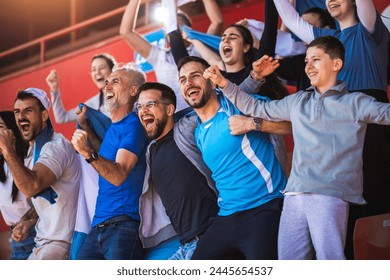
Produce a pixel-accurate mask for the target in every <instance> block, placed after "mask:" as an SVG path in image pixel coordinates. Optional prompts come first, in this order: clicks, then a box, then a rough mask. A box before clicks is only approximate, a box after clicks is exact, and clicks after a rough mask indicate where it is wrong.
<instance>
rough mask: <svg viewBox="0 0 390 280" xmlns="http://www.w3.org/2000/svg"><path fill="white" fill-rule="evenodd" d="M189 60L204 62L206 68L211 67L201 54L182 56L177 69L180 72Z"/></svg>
mask: <svg viewBox="0 0 390 280" xmlns="http://www.w3.org/2000/svg"><path fill="white" fill-rule="evenodd" d="M189 62H198V63H200V64H202V66H203V68H204V70H206V69H207V68H209V67H210V64H209V63H208V62H207V61H206V60H204V59H203V58H201V57H199V56H185V57H182V58H181V59H180V60H179V62H178V63H177V70H178V71H179V72H180V69H181V68H182V67H183V66H184V64H187V63H189Z"/></svg>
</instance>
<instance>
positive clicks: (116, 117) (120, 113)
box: [111, 108, 130, 123]
mask: <svg viewBox="0 0 390 280" xmlns="http://www.w3.org/2000/svg"><path fill="white" fill-rule="evenodd" d="M129 113H130V110H129V109H127V108H123V109H117V110H115V111H113V112H111V121H112V122H113V123H116V122H119V121H120V120H122V119H123V118H125V117H126V116H127V115H128V114H129Z"/></svg>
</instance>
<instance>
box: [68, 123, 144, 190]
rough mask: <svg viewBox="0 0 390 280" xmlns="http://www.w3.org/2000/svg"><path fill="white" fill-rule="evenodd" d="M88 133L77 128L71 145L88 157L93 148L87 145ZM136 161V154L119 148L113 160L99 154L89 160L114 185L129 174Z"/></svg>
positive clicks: (118, 184) (121, 181)
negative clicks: (92, 159) (94, 158)
mask: <svg viewBox="0 0 390 280" xmlns="http://www.w3.org/2000/svg"><path fill="white" fill-rule="evenodd" d="M87 139H88V133H87V132H86V131H84V130H81V129H77V130H76V131H75V132H74V134H73V137H72V144H73V147H74V148H75V149H76V151H77V152H79V153H80V155H82V156H83V157H84V158H86V159H88V158H90V156H91V154H92V152H93V150H92V149H91V148H90V147H89V146H88V142H87ZM137 161H138V156H137V155H135V154H134V153H132V152H130V151H128V150H126V149H119V150H118V151H117V154H116V158H115V161H111V160H108V159H105V158H103V157H102V156H99V157H98V158H97V159H96V160H94V161H93V162H91V165H92V166H93V168H95V170H96V171H97V172H98V173H99V175H100V176H102V177H103V178H104V179H106V180H107V181H108V182H110V183H111V184H113V185H115V186H120V185H122V184H123V183H124V182H125V180H126V178H127V177H128V176H129V174H130V171H131V170H132V169H133V168H134V166H135V165H136V163H137Z"/></svg>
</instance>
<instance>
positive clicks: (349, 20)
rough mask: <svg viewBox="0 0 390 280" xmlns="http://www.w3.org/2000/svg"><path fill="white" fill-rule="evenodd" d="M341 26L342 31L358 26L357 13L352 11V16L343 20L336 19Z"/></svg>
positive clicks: (346, 16)
mask: <svg viewBox="0 0 390 280" xmlns="http://www.w3.org/2000/svg"><path fill="white" fill-rule="evenodd" d="M336 20H337V22H338V23H339V25H340V30H343V29H345V28H348V27H351V26H354V25H356V24H358V20H357V19H356V17H355V12H354V11H351V13H350V14H348V15H345V16H344V17H343V18H339V19H336Z"/></svg>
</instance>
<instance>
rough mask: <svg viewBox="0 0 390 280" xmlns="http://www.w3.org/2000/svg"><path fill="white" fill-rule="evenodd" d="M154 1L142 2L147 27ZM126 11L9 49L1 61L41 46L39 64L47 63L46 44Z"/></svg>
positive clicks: (114, 11)
mask: <svg viewBox="0 0 390 280" xmlns="http://www.w3.org/2000/svg"><path fill="white" fill-rule="evenodd" d="M152 1H153V0H142V4H143V5H145V16H144V23H143V25H146V24H148V23H149V22H150V13H149V11H150V2H152ZM125 9H126V7H125V6H124V7H120V8H117V9H115V10H112V11H110V12H107V13H105V14H102V15H99V16H96V17H93V18H91V19H88V20H86V21H83V22H80V23H77V24H74V25H72V26H69V27H67V28H64V29H61V30H59V31H56V32H53V33H50V34H48V35H45V36H42V37H40V38H37V39H34V40H32V41H29V42H27V43H24V44H22V45H19V46H17V47H14V48H11V49H8V50H6V51H3V52H1V53H0V59H1V58H5V57H7V56H11V55H13V54H16V53H17V52H20V51H23V50H27V49H29V48H31V47H34V46H36V45H39V62H40V63H43V62H45V54H46V43H47V41H49V40H52V39H55V38H58V37H60V36H64V35H67V34H71V33H72V32H74V31H77V30H79V29H82V28H85V27H88V26H91V25H93V24H96V23H99V22H101V21H103V20H106V19H109V18H111V17H114V16H117V15H121V14H123V13H124V11H125Z"/></svg>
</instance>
